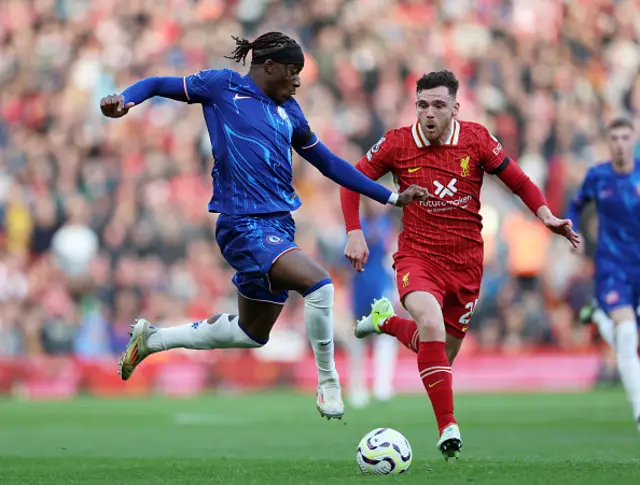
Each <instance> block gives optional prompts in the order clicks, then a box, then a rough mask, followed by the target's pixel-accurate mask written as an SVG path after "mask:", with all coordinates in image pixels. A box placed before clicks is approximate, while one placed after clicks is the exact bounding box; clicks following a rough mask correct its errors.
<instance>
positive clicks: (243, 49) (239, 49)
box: [224, 32, 298, 65]
mask: <svg viewBox="0 0 640 485" xmlns="http://www.w3.org/2000/svg"><path fill="white" fill-rule="evenodd" d="M231 38H232V39H233V40H235V41H236V48H235V49H234V51H233V52H232V53H231V55H230V56H224V57H225V58H227V59H233V60H234V61H236V62H240V61H242V65H245V64H246V61H247V55H248V54H249V52H250V51H253V52H256V51H268V50H274V51H276V50H278V49H280V48H282V47H287V46H293V45H298V43H297V42H296V41H295V40H293V39H292V38H291V37H289V36H288V35H284V34H283V33H282V32H267V33H266V34H262V35H261V36H260V37H258V38H257V39H256V40H254V41H253V42H249V41H248V40H247V39H243V38H242V37H235V36H231Z"/></svg>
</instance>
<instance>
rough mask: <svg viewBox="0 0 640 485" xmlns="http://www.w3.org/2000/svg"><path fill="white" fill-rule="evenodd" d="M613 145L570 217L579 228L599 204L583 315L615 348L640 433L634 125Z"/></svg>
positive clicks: (638, 165) (611, 132)
mask: <svg viewBox="0 0 640 485" xmlns="http://www.w3.org/2000/svg"><path fill="white" fill-rule="evenodd" d="M607 142H608V145H609V149H610V150H611V155H612V159H611V161H609V162H606V163H602V164H600V165H596V166H594V167H591V168H590V169H589V171H588V172H587V175H586V177H585V179H584V181H583V183H582V187H580V190H579V191H578V193H577V195H576V196H575V198H574V199H573V201H572V202H571V205H570V207H569V214H568V217H569V218H570V219H571V220H572V222H573V225H574V227H575V228H578V227H579V224H580V213H581V211H582V209H583V208H584V207H585V206H586V205H587V204H588V203H589V202H591V201H593V202H595V204H596V209H597V214H598V245H597V249H596V255H595V265H596V274H595V283H596V285H595V286H596V301H597V304H594V305H589V306H588V307H586V308H585V309H583V310H582V311H581V316H580V317H581V320H582V321H583V322H589V321H593V322H594V323H595V324H596V325H597V326H598V329H599V330H600V334H601V335H602V337H603V339H604V340H605V341H606V342H607V343H608V344H609V345H611V347H612V348H613V349H615V351H616V356H617V364H618V370H619V372H620V377H621V379H622V383H623V385H624V388H625V390H626V392H627V396H628V398H629V401H630V402H631V406H632V409H633V416H634V418H635V419H636V424H637V426H638V430H640V359H639V358H638V328H637V324H638V321H640V319H639V316H638V310H639V309H640V161H639V160H635V159H634V157H633V148H634V144H635V136H634V126H633V123H632V122H631V121H630V120H628V119H626V118H619V119H616V120H614V121H613V122H612V123H611V124H610V125H609V128H608V133H607Z"/></svg>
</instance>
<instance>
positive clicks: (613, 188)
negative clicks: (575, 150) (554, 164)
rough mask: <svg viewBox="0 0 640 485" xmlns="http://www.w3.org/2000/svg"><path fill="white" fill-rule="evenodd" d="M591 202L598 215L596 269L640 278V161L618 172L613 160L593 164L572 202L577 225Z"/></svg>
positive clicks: (572, 213) (571, 209)
mask: <svg viewBox="0 0 640 485" xmlns="http://www.w3.org/2000/svg"><path fill="white" fill-rule="evenodd" d="M589 201H594V202H595V204H596V209H597V214H598V247H597V250H596V269H597V271H598V272H599V273H603V272H605V273H606V272H608V271H609V270H613V271H616V270H617V271H624V272H625V273H626V274H628V275H629V276H632V277H634V279H635V278H636V277H640V163H639V162H638V161H637V160H636V163H635V168H634V170H633V172H631V173H628V174H619V173H617V172H615V171H614V169H613V165H612V164H611V162H607V163H603V164H601V165H596V166H594V167H591V168H590V169H589V171H588V172H587V175H586V177H585V179H584V181H583V183H582V187H581V188H580V190H579V191H578V193H577V194H576V196H575V198H574V199H573V201H572V202H571V205H570V209H569V217H570V218H571V220H572V222H573V223H574V226H575V227H579V222H580V211H581V210H582V208H583V207H584V206H585V205H586V204H587V203H588V202H589Z"/></svg>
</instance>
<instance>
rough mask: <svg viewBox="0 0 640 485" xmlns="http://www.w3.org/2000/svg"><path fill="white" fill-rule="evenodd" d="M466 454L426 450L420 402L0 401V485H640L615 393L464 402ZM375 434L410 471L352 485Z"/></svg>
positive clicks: (430, 439) (627, 421)
mask: <svg viewBox="0 0 640 485" xmlns="http://www.w3.org/2000/svg"><path fill="white" fill-rule="evenodd" d="M457 416H458V419H459V422H460V425H461V430H462V437H463V440H464V447H463V450H462V457H461V459H460V461H458V462H456V463H455V464H453V465H451V464H448V463H446V462H445V461H444V460H443V459H442V457H441V455H440V454H439V453H438V452H437V450H436V449H435V442H436V439H437V437H436V431H435V423H434V419H433V417H432V413H431V406H430V404H429V402H428V400H427V397H426V396H424V397H422V396H411V397H399V398H396V399H395V400H394V401H393V402H392V403H390V404H377V405H375V404H374V405H372V406H370V407H369V408H367V409H365V410H352V409H347V414H346V416H345V419H344V420H343V421H331V422H328V421H326V420H324V419H321V418H320V417H319V415H318V413H317V411H316V409H315V398H314V397H313V396H304V395H297V394H291V393H266V394H251V395H243V396H202V397H199V398H197V399H188V400H179V399H163V398H152V399H142V400H98V399H88V398H82V399H78V400H74V401H70V402H17V401H11V400H0V484H3V485H5V484H47V485H52V484H76V483H101V484H127V485H134V484H141V483H153V484H169V483H171V484H173V483H175V484H199V483H224V484H243V485H246V484H260V485H269V484H278V485H283V484H297V485H303V484H350V483H373V482H375V483H380V480H383V481H388V480H391V481H392V482H393V483H403V484H418V483H420V484H425V483H439V484H447V485H454V484H467V485H468V484H473V485H475V484H485V483H486V484H489V483H490V484H514V483H515V484H517V485H528V484H534V483H535V484H538V483H540V484H545V485H550V484H554V483H562V484H573V483H575V484H581V485H584V484H592V483H602V484H605V483H606V484H611V483H620V484H627V483H628V484H632V483H636V484H637V483H640V433H638V431H637V430H636V429H635V427H634V426H633V421H632V420H631V418H630V412H629V409H628V407H627V403H626V400H625V398H624V395H623V394H622V393H621V392H620V391H619V390H616V391H598V392H595V393H591V394H573V395H561V394H558V395H461V396H458V398H457ZM376 427H392V428H395V429H397V430H399V431H400V432H402V433H403V434H405V436H406V437H407V438H408V439H409V441H410V443H411V445H412V447H413V453H414V461H413V466H412V468H411V470H410V471H409V472H408V474H406V475H401V476H397V477H372V476H364V475H361V474H360V471H359V470H358V468H357V465H356V461H355V448H356V446H357V444H358V441H359V440H360V438H361V437H362V436H363V435H364V434H365V433H366V432H367V431H370V430H371V429H373V428H376Z"/></svg>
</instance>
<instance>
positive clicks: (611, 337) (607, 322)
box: [592, 308, 616, 348]
mask: <svg viewBox="0 0 640 485" xmlns="http://www.w3.org/2000/svg"><path fill="white" fill-rule="evenodd" d="M592 320H593V323H595V324H596V326H597V327H598V331H599V332H600V336H601V337H602V339H603V340H604V341H605V342H607V343H608V344H609V346H610V347H611V348H615V347H616V346H615V324H614V323H613V320H611V318H609V315H607V314H606V313H605V312H603V311H602V310H601V309H600V308H598V309H597V310H596V311H595V312H593V317H592Z"/></svg>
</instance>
